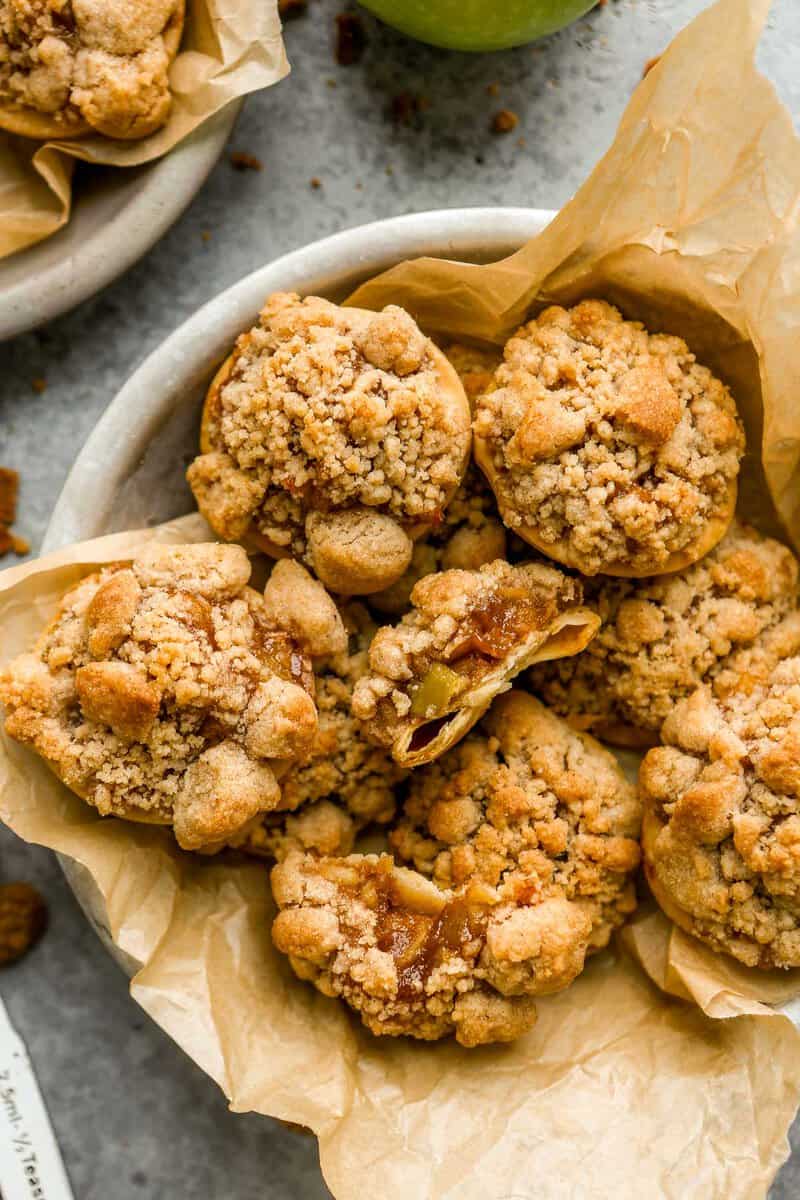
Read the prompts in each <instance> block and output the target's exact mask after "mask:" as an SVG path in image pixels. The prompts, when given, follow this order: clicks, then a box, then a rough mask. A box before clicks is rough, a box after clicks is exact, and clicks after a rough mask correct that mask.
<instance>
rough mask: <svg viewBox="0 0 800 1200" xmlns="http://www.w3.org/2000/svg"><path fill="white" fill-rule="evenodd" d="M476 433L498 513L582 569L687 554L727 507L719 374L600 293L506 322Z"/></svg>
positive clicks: (656, 567)
mask: <svg viewBox="0 0 800 1200" xmlns="http://www.w3.org/2000/svg"><path fill="white" fill-rule="evenodd" d="M474 433H475V454H476V459H477V461H478V463H479V465H480V466H481V467H482V469H483V470H484V471H485V473H486V474H487V477H488V478H489V481H490V483H491V484H492V487H493V489H494V492H495V495H496V496H497V499H498V503H499V505H500V511H501V513H502V515H503V519H504V521H505V522H506V524H507V525H509V526H510V527H511V528H512V529H514V530H516V531H517V532H518V533H519V534H520V535H521V536H522V537H524V538H525V539H526V540H527V541H529V542H530V543H531V544H532V545H534V546H536V547H537V548H538V549H540V550H542V551H543V552H544V553H546V554H548V555H550V556H551V557H552V558H556V559H558V560H559V561H560V562H564V563H566V564H567V565H569V566H572V567H575V568H577V569H578V570H581V571H583V572H584V574H586V575H595V574H598V573H600V572H602V573H605V574H609V575H635V576H640V575H653V574H656V573H657V572H660V571H670V570H675V569H677V568H678V567H680V566H685V565H687V564H688V563H690V562H694V561H696V560H697V559H698V558H700V557H701V556H702V555H703V554H704V553H706V552H707V551H709V550H710V549H711V548H712V546H714V545H715V544H716V542H717V541H719V539H720V538H721V537H722V535H723V534H724V532H725V530H726V528H727V526H728V524H729V523H730V520H731V518H732V516H733V510H734V505H735V497H736V480H737V476H738V472H739V461H740V459H741V457H742V454H743V452H744V434H743V432H742V427H741V424H740V422H739V420H738V417H737V414H736V407H735V405H734V402H733V400H732V398H731V396H730V394H729V392H728V390H727V388H726V387H725V386H724V385H723V384H722V383H721V382H720V381H719V380H718V379H716V378H715V377H714V376H713V375H712V374H711V372H710V371H709V370H707V368H706V367H703V366H700V364H699V363H697V362H696V361H695V358H694V355H692V354H691V353H690V352H689V350H688V348H687V346H686V344H685V343H684V342H683V341H681V339H680V338H677V337H670V336H668V335H666V334H649V333H648V332H647V330H646V329H644V327H643V326H642V325H641V324H640V323H639V322H636V321H624V320H623V319H622V317H621V315H620V313H619V312H618V311H617V310H616V309H615V308H612V306H611V305H609V304H606V303H605V302H603V301H600V300H585V301H583V302H582V303H580V304H578V305H576V306H575V307H574V308H572V309H569V310H566V309H563V308H557V307H553V308H548V309H546V310H545V311H544V312H543V313H542V314H541V315H540V316H539V317H538V318H537V319H536V320H534V321H531V322H530V323H529V324H527V325H524V326H523V327H522V328H521V329H520V330H518V331H517V333H516V334H515V335H514V336H513V337H512V338H511V339H510V341H509V342H508V343H507V345H506V348H505V361H504V363H503V365H502V366H501V367H500V368H499V369H498V370H497V372H496V373H495V376H494V380H493V382H492V384H491V386H490V388H489V389H488V390H487V391H486V392H485V393H484V394H483V395H482V396H480V397H479V398H478V402H477V411H476V417H475V422H474Z"/></svg>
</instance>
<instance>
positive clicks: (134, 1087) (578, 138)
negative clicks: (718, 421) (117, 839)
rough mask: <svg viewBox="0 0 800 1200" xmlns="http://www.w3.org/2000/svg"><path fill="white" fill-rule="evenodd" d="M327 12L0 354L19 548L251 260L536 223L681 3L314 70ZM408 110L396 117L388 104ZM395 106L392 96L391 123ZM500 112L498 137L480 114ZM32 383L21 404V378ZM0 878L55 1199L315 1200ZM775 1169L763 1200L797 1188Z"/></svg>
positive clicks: (384, 34) (623, 6)
mask: <svg viewBox="0 0 800 1200" xmlns="http://www.w3.org/2000/svg"><path fill="white" fill-rule="evenodd" d="M339 7H341V6H340V5H337V4H336V3H335V0H310V6H309V10H308V13H307V14H306V15H305V16H302V17H299V18H297V19H295V20H293V21H291V22H290V23H289V25H288V26H287V29H286V43H287V50H288V53H289V57H290V59H291V61H292V64H293V73H292V75H291V76H290V77H289V78H288V79H287V80H284V81H283V82H282V83H281V84H280V85H279V86H278V87H276V88H273V89H271V90H270V91H268V92H265V93H262V94H261V95H257V96H254V97H251V98H250V99H249V100H248V102H247V105H246V108H245V110H244V113H243V114H242V116H241V117H240V119H239V122H238V126H237V128H236V130H235V132H234V135H233V138H232V140H231V144H230V149H231V150H236V151H244V152H246V153H248V154H250V155H255V156H256V157H257V158H258V159H259V160H260V162H261V163H262V164H263V167H262V169H261V170H260V171H259V170H247V171H243V172H241V173H238V172H236V171H235V170H234V169H233V168H232V166H231V163H230V161H229V158H228V155H227V154H226V155H224V156H223V158H222V159H221V160H220V162H219V164H218V165H217V167H216V169H215V170H214V172H213V173H212V175H211V177H210V179H209V180H208V182H207V184H206V186H205V188H204V189H203V190H202V192H201V193H200V194H199V195H198V196H197V197H196V199H195V200H194V202H193V204H192V205H191V206H190V208H189V209H188V211H187V212H186V213H185V214H184V216H183V217H182V219H181V220H180V221H178V223H177V224H176V225H175V226H174V227H173V229H172V230H171V231H170V232H169V233H168V234H167V235H166V237H165V238H164V239H163V240H162V241H161V242H160V243H159V244H158V245H157V246H156V247H155V249H154V250H152V251H151V252H150V254H149V255H147V257H145V258H144V259H142V260H141V262H140V263H139V264H138V265H137V266H136V267H134V268H133V269H132V270H131V271H129V272H128V274H127V275H125V276H124V277H123V278H122V279H120V280H119V281H118V282H117V283H115V284H114V285H112V286H111V287H109V288H107V289H106V290H105V291H104V292H102V293H100V294H99V295H98V296H96V297H95V298H94V299H92V300H90V301H88V302H87V303H85V304H83V305H81V306H80V307H79V308H78V309H76V310H75V311H74V312H72V313H71V314H69V315H67V316H66V317H63V318H61V319H60V320H58V321H55V322H53V323H52V324H51V325H49V326H47V327H46V328H44V329H42V330H40V331H38V332H36V333H32V334H28V335H26V336H23V337H20V338H18V339H16V341H14V342H11V343H8V344H6V345H4V346H0V463H2V464H3V465H6V466H12V467H16V468H17V469H19V471H20V472H21V475H22V492H21V501H20V515H19V520H18V523H17V531H18V532H19V533H20V534H21V535H24V536H26V537H28V538H30V540H31V542H32V545H33V548H34V550H35V549H36V547H37V546H38V544H39V542H40V540H41V537H42V535H43V533H44V530H45V527H46V524H47V521H48V518H49V515H50V512H51V510H52V508H53V504H54V502H55V500H56V497H57V495H58V492H59V490H60V488H61V485H62V483H63V480H64V477H65V475H66V473H67V471H68V470H69V468H70V466H71V465H72V462H73V460H74V458H75V456H76V454H77V452H78V450H79V449H80V447H81V445H82V443H83V441H84V439H85V438H86V435H87V434H88V433H89V431H90V429H91V428H92V426H93V425H94V423H95V421H96V420H97V419H98V417H99V416H100V414H101V413H102V411H103V409H104V408H105V407H106V405H107V404H108V402H109V401H110V400H111V398H112V397H113V395H114V394H115V392H116V391H117V389H118V388H119V387H120V385H121V384H122V383H123V381H124V380H125V379H126V378H127V377H128V376H129V375H130V373H131V372H132V371H133V370H134V368H135V367H136V366H137V365H138V364H139V363H140V362H141V361H142V359H143V358H144V357H145V356H146V355H147V354H148V353H149V352H150V351H151V350H152V349H154V347H156V346H157V345H158V344H159V342H161V341H162V340H163V339H164V337H165V336H166V335H167V334H168V333H169V332H170V331H171V330H172V329H174V328H175V327H176V326H177V325H178V324H180V322H181V321H183V320H184V318H186V317H187V316H189V314H191V313H192V312H193V311H194V310H195V309H197V308H198V307H199V306H200V305H201V304H203V303H204V302H205V301H206V300H208V299H209V298H210V297H212V296H214V295H215V294H216V293H217V292H219V291H221V290H222V289H223V288H225V287H227V286H228V285H229V284H231V283H233V282H234V281H235V280H237V279H239V278H240V277H241V276H242V275H244V274H246V273H247V272H249V271H250V270H252V269H253V268H255V267H256V266H259V265H261V264H262V263H264V262H267V261H269V260H270V259H272V258H275V257H276V256H278V255H279V254H282V253H284V252H285V251H287V250H291V249H293V248H295V247H297V246H301V245H303V244H304V243H306V242H309V241H311V240H313V239H315V238H318V237H321V236H324V235H325V234H329V233H333V232H336V231H337V230H339V229H342V228H345V227H347V226H351V225H356V224H360V223H361V222H364V221H370V220H374V219H376V218H380V217H386V216H393V215H396V214H398V213H405V212H413V211H415V210H422V209H431V208H438V207H457V206H461V205H491V204H509V205H532V206H539V207H547V208H557V207H558V206H559V205H561V204H563V202H564V201H565V200H566V199H567V198H568V197H569V196H570V195H571V194H572V193H573V192H574V191H575V189H576V188H577V187H578V185H579V184H580V183H581V181H582V180H583V179H584V177H585V176H586V174H587V173H588V171H589V170H590V168H591V167H592V166H593V164H594V163H595V161H596V160H597V158H598V157H599V156H600V155H601V154H602V152H603V151H604V150H605V149H606V147H607V146H608V144H609V142H610V141H611V138H612V136H613V133H614V129H615V127H616V124H617V121H618V119H619V116H620V114H621V112H622V110H623V108H624V106H625V103H626V101H627V99H628V97H629V95H630V93H631V91H632V90H633V88H634V87H635V85H636V83H637V81H638V80H639V78H640V76H641V73H642V69H643V67H644V65H645V62H646V61H647V60H648V59H649V58H650V57H652V56H654V55H657V54H658V53H659V52H660V51H661V50H663V48H664V47H665V45H666V44H667V42H668V41H669V40H670V38H671V36H672V35H673V34H674V33H675V32H676V31H677V30H678V29H679V28H680V27H681V26H682V25H684V24H685V23H686V22H687V21H688V20H689V19H690V18H691V17H692V16H694V15H695V14H696V13H697V12H699V11H700V9H701V8H702V7H704V0H610V2H609V3H608V4H606V5H605V6H603V7H599V8H596V9H595V10H594V11H593V12H592V13H590V14H589V15H588V16H587V17H585V18H584V19H583V20H581V21H579V22H577V24H575V25H573V26H572V27H571V28H570V29H568V30H566V31H565V32H563V33H561V34H558V35H556V36H554V37H552V38H549V39H547V40H545V41H543V42H540V43H538V44H536V45H533V46H529V47H526V48H522V49H519V50H513V51H508V52H505V53H496V54H487V55H481V56H468V55H463V54H448V53H446V52H443V51H437V50H433V49H429V48H426V47H423V46H420V45H419V44H417V43H414V42H411V41H408V40H406V39H405V38H403V37H401V36H400V35H399V34H395V33H393V32H392V31H391V30H389V29H387V28H385V27H383V26H381V25H379V23H378V22H376V21H374V20H372V19H371V18H369V17H365V18H364V21H365V26H366V29H367V34H368V39H369V40H368V46H367V50H366V53H365V55H364V57H363V60H362V61H361V63H360V64H358V65H356V66H352V67H348V68H344V67H340V66H337V65H336V63H335V61H334V57H333V51H332V45H333V20H334V15H335V13H336V12H337V11H338V10H339ZM798 46H800V5H798V4H797V2H796V0H776V2H775V5H774V12H773V15H772V17H771V19H770V22H769V26H768V30H767V33H766V36H765V39H764V43H763V45H762V48H761V62H762V66H763V68H764V69H765V70H766V72H767V73H768V74H769V75H770V77H771V78H772V79H773V80H774V81H775V83H776V85H777V87H778V91H779V92H780V93H781V95H782V97H783V99H784V100H785V101H786V103H787V104H788V105H789V107H790V108H791V110H792V112H793V114H794V115H795V118H798V116H800V73H798V71H797V53H798ZM404 93H406V94H408V95H410V96H411V97H424V102H423V104H422V105H420V106H418V107H419V108H420V109H421V111H418V112H412V114H411V119H410V121H409V123H407V124H405V123H398V122H396V121H393V120H392V118H391V110H392V100H393V98H394V97H397V96H399V95H401V94H404ZM398 107H402V104H401V103H398V102H396V103H395V109H397V108H398ZM500 108H509V109H512V110H513V111H514V112H516V113H517V114H518V116H519V118H520V121H519V126H518V128H517V129H516V130H515V131H514V132H513V133H510V134H507V135H504V136H497V135H493V134H491V133H490V132H489V124H490V120H491V117H492V115H493V114H494V113H495V112H496V111H497V110H498V109H500ZM42 379H43V380H45V381H46V388H45V390H44V391H37V390H36V389H35V388H34V386H33V380H42ZM0 856H1V857H0V878H2V879H6V880H8V879H16V878H23V879H28V880H30V881H31V882H33V883H36V884H37V885H38V886H39V887H40V888H41V890H42V891H43V892H44V894H45V895H46V897H47V899H48V902H49V905H50V912H51V926H50V929H49V931H48V933H47V935H46V937H45V938H44V940H43V941H42V943H41V944H40V945H39V947H38V948H37V949H36V950H35V951H34V952H33V953H32V954H31V955H30V956H29V958H28V959H27V960H25V961H23V962H22V963H21V964H19V965H18V966H16V967H14V968H11V969H8V970H5V971H3V974H2V980H0V990H2V994H3V998H4V999H5V1001H6V1003H7V1005H8V1007H9V1009H10V1012H11V1016H12V1019H13V1020H14V1022H15V1023H16V1025H17V1027H18V1028H19V1030H20V1032H21V1033H22V1035H23V1036H24V1038H25V1039H26V1041H27V1043H28V1046H29V1049H30V1052H31V1055H32V1057H33V1060H34V1063H35V1066H36V1069H37V1072H38V1075H39V1079H40V1081H41V1084H42V1087H43V1090H44V1093H45V1096H46V1098H47V1101H48V1104H49V1107H50V1110H51V1113H52V1116H53V1120H54V1123H55V1127H56V1131H57V1135H58V1138H59V1141H60V1143H61V1146H62V1149H63V1152H64V1156H65V1159H66V1164H67V1167H68V1170H69V1172H70V1175H71V1178H72V1181H73V1185H74V1188H75V1195H76V1200H190V1198H191V1200H195V1198H197V1197H203V1200H223V1198H224V1200H256V1197H258V1198H259V1200H266V1198H269V1200H290V1198H291V1200H296V1198H299V1197H302V1198H303V1200H316V1198H318V1197H324V1196H326V1195H328V1192H327V1189H326V1188H325V1185H324V1184H323V1182H322V1180H321V1177H320V1175H319V1170H318V1165H317V1153H316V1144H315V1142H314V1139H313V1138H311V1137H307V1136H304V1135H302V1134H298V1133H293V1132H289V1131H287V1130H285V1129H284V1128H282V1127H281V1126H279V1125H278V1124H277V1123H275V1122H272V1121H270V1120H267V1119H265V1118H262V1117H256V1116H252V1115H251V1116H235V1115H233V1114H231V1113H229V1112H228V1111H227V1109H226V1106H225V1102H224V1100H223V1097H222V1095H221V1094H220V1093H219V1092H218V1091H217V1089H216V1087H215V1086H214V1085H213V1084H211V1083H210V1082H209V1081H208V1080H207V1078H206V1077H205V1076H204V1075H203V1074H202V1073H201V1072H200V1071H199V1070H198V1069H197V1068H196V1067H194V1066H193V1065H192V1064H191V1063H190V1062H189V1061H188V1060H187V1059H186V1058H185V1057H184V1055H183V1054H182V1053H181V1051H180V1050H179V1049H178V1048H177V1047H176V1046H175V1045H174V1044H173V1043H172V1042H170V1040H169V1039H168V1038H167V1037H166V1036H165V1035H164V1034H163V1033H161V1031H160V1030H159V1029H158V1028H156V1026H155V1025H154V1024H152V1023H151V1022H150V1021H149V1020H148V1018H147V1017H146V1016H145V1015H144V1014H143V1013H142V1012H141V1011H140V1010H139V1009H138V1008H137V1007H136V1005H135V1004H134V1003H133V1002H132V1001H131V999H130V998H129V996H128V991H127V982H126V980H125V979H124V978H123V976H122V974H121V973H120V971H119V970H118V968H117V967H116V966H115V965H114V963H113V962H112V961H111V959H110V958H109V957H108V956H107V955H106V953H105V951H104V950H103V949H102V948H101V946H100V943H99V942H98V941H97V939H96V937H95V935H94V933H93V932H92V931H91V929H90V927H89V925H88V924H87V922H86V921H85V920H84V918H83V916H82V914H81V912H80V910H79V909H78V906H77V904H76V903H75V900H74V899H73V897H72V894H71V892H70V891H69V890H68V888H67V887H66V885H65V883H64V880H63V878H62V876H61V873H60V870H59V868H58V865H57V863H56V862H55V860H54V858H53V856H52V855H51V854H49V853H47V852H44V851H42V850H36V849H33V848H29V847H27V846H24V845H22V844H21V843H19V842H18V841H17V840H16V839H15V838H13V837H12V836H11V835H10V834H8V833H6V832H5V831H3V832H2V833H0ZM795 1128H796V1134H795V1145H796V1147H797V1148H796V1152H795V1155H794V1159H793V1161H792V1162H790V1163H788V1164H787V1165H786V1166H785V1167H784V1169H783V1170H782V1171H781V1173H780V1175H779V1177H778V1179H777V1180H776V1182H775V1185H774V1187H773V1189H772V1191H771V1193H770V1196H771V1200H789V1197H796V1196H798V1195H800V1124H798V1125H796V1127H795Z"/></svg>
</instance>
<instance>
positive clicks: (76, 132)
mask: <svg viewBox="0 0 800 1200" xmlns="http://www.w3.org/2000/svg"><path fill="white" fill-rule="evenodd" d="M185 22H186V4H185V0H179V3H178V6H177V7H176V9H175V12H174V13H173V14H172V16H171V17H170V19H169V21H168V22H167V25H166V26H165V28H164V32H163V34H162V35H161V36H162V37H163V39H164V48H165V49H166V52H167V56H168V58H169V61H170V62H174V60H175V58H176V57H177V54H178V50H179V48H180V44H181V38H182V37H183V29H184V25H185ZM157 128H160V126H156V128H154V129H148V130H147V131H146V132H144V133H137V134H136V137H135V139H132V140H136V141H139V140H140V139H141V138H144V137H149V136H150V134H151V133H155V132H156V129H157ZM0 129H3V130H5V132H6V133H13V134H16V135H17V136H18V137H24V138H30V139H31V140H32V141H37V142H49V141H62V142H63V141H73V140H75V139H78V138H84V137H88V136H89V135H90V134H93V133H97V132H98V131H97V130H96V129H94V128H93V127H92V126H91V125H90V124H89V122H88V121H78V122H76V123H75V125H73V126H72V127H71V128H70V129H68V130H67V129H65V128H64V126H63V125H60V124H59V123H58V122H57V121H54V120H53V118H52V117H51V116H48V114H47V113H40V112H37V111H36V109H34V108H26V107H24V106H19V105H8V106H7V107H5V108H4V107H3V106H2V105H0ZM111 140H113V139H111Z"/></svg>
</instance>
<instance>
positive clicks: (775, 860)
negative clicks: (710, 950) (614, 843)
mask: <svg viewBox="0 0 800 1200" xmlns="http://www.w3.org/2000/svg"><path fill="white" fill-rule="evenodd" d="M779 628H780V627H779ZM774 636H775V635H774V634H772V633H771V634H770V635H768V637H772V638H774ZM742 656H743V659H749V660H751V661H752V660H754V657H755V658H757V656H754V655H753V653H752V651H751V650H749V649H748V650H745V651H743V652H742ZM771 666H772V669H770V670H768V671H766V672H764V673H763V674H762V673H760V672H759V671H757V670H756V671H752V672H746V671H744V670H743V671H742V672H741V674H740V677H739V682H738V686H736V687H732V688H730V690H728V688H724V689H719V688H717V694H716V695H714V694H712V691H711V690H710V689H709V688H706V687H702V688H699V689H698V690H697V691H696V692H694V693H693V694H692V695H691V696H690V697H689V698H688V699H686V700H684V701H682V702H681V703H680V704H679V705H677V706H676V708H675V709H674V710H673V712H672V713H671V715H670V716H669V717H668V718H667V720H666V721H665V723H664V727H663V730H662V740H663V741H664V742H665V743H666V744H665V745H663V746H659V747H657V748H656V749H654V750H651V751H650V752H649V753H648V754H647V756H646V757H645V759H644V762H643V763H642V767H641V772H640V790H641V794H642V798H643V801H644V806H645V836H644V854H645V864H646V867H647V872H648V879H649V880H650V883H651V886H652V887H653V890H654V892H655V894H656V898H657V899H658V900H659V902H660V903H661V905H662V907H664V909H665V911H666V912H667V914H668V915H669V916H670V917H672V918H673V920H675V921H677V922H678V923H679V924H680V925H681V926H682V927H683V928H685V929H687V930H688V931H689V932H690V933H692V934H693V935H694V936H695V937H697V938H700V939H701V940H702V941H705V942H708V943H709V944H710V945H711V946H713V947H714V948H715V949H716V950H722V951H725V952H726V953H728V954H731V955H733V956H734V957H735V958H737V959H739V960H740V961H741V962H743V963H745V964H747V965H748V966H756V967H797V966H800V812H799V811H798V807H799V806H800V657H794V658H788V659H784V660H783V661H778V662H777V663H776V662H774V660H773V663H772V664H771ZM729 682H731V681H730V680H729ZM721 690H722V691H724V693H725V694H724V695H722V694H720V691H721Z"/></svg>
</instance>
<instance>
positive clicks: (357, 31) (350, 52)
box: [335, 12, 367, 67]
mask: <svg viewBox="0 0 800 1200" xmlns="http://www.w3.org/2000/svg"><path fill="white" fill-rule="evenodd" d="M366 48H367V35H366V32H365V30H364V23H363V21H362V20H361V18H360V17H359V16H358V14H357V13H351V12H343V13H339V14H338V15H337V17H336V51H335V58H336V61H337V63H338V64H339V66H340V67H352V66H354V65H355V64H356V63H357V62H360V61H361V58H362V55H363V54H364V51H365V50H366Z"/></svg>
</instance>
